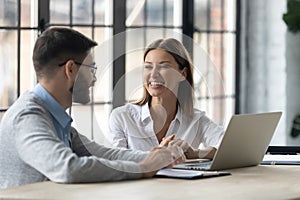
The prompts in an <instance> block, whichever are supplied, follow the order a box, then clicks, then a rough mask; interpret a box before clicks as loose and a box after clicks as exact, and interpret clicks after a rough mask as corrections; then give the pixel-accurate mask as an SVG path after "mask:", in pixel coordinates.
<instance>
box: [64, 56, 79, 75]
mask: <svg viewBox="0 0 300 200" xmlns="http://www.w3.org/2000/svg"><path fill="white" fill-rule="evenodd" d="M65 74H66V78H67V79H69V80H75V77H76V74H77V66H76V64H75V63H74V61H73V60H69V61H68V62H67V63H66V65H65Z"/></svg>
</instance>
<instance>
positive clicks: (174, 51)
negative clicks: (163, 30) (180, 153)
mask: <svg viewBox="0 0 300 200" xmlns="http://www.w3.org/2000/svg"><path fill="white" fill-rule="evenodd" d="M154 49H162V50H164V51H166V52H168V53H169V54H171V55H172V56H173V57H174V59H175V61H176V62H177V63H178V65H179V69H180V70H183V69H184V68H186V79H185V80H184V81H181V82H180V83H179V87H178V92H177V105H179V106H180V107H181V108H182V111H183V113H184V114H186V115H187V116H193V114H194V103H193V99H194V79H193V65H192V62H191V58H190V55H189V53H188V51H187V50H186V48H185V47H184V46H183V44H182V43H181V42H179V41H178V40H176V39H174V38H167V39H158V40H155V41H154V42H152V43H151V44H150V45H149V46H148V47H147V48H146V50H145V52H144V60H145V58H146V56H147V54H148V53H149V52H150V51H151V50H154ZM151 98H152V97H151V95H150V94H149V93H148V91H147V90H146V88H145V86H143V96H142V98H141V99H139V100H137V101H135V102H133V103H134V104H137V105H144V104H146V103H147V102H149V101H150V100H151Z"/></svg>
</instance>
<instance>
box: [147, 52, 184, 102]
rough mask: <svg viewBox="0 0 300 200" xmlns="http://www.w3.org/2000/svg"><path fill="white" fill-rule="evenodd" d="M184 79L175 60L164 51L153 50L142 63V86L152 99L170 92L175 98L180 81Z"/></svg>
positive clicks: (182, 71)
mask: <svg viewBox="0 0 300 200" xmlns="http://www.w3.org/2000/svg"><path fill="white" fill-rule="evenodd" d="M184 79H185V73H184V69H183V70H180V69H179V65H178V63H177V62H176V60H175V58H174V57H173V56H172V55H171V54H170V53H168V52H167V51H165V50H162V49H154V50H151V51H149V52H148V53H147V55H146V57H145V61H144V85H145V88H146V90H147V91H148V92H149V94H150V95H151V96H152V97H163V96H165V95H168V94H170V92H172V93H173V94H174V95H176V96H177V90H178V86H179V83H180V81H182V80H184Z"/></svg>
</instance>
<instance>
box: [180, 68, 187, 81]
mask: <svg viewBox="0 0 300 200" xmlns="http://www.w3.org/2000/svg"><path fill="white" fill-rule="evenodd" d="M186 77H187V68H186V67H185V68H183V69H182V70H181V80H180V81H184V80H186Z"/></svg>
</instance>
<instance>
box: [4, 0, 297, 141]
mask: <svg viewBox="0 0 300 200" xmlns="http://www.w3.org/2000/svg"><path fill="white" fill-rule="evenodd" d="M275 1H276V3H275ZM286 10H287V1H286V0H264V1H260V0H251V1H247V0H0V43H1V47H0V111H1V112H0V118H1V116H2V115H3V113H4V112H5V111H6V110H7V109H8V108H9V106H10V105H11V104H12V103H13V102H14V101H15V100H16V99H17V97H18V96H19V95H20V94H22V93H23V92H24V91H26V90H30V89H31V88H33V86H34V85H35V84H36V78H35V74H34V70H33V66H32V62H31V56H32V49H33V45H34V42H35V40H36V38H37V37H38V35H39V34H40V33H41V32H42V31H43V30H44V29H45V28H47V27H49V26H65V27H72V28H74V29H76V30H79V31H80V32H82V33H84V34H85V35H87V36H88V37H90V38H93V39H94V40H96V41H97V42H98V44H99V47H97V48H96V49H95V60H96V62H97V63H98V65H99V68H100V69H99V71H98V74H97V75H98V77H97V78H98V81H97V82H98V83H97V85H96V86H97V87H95V89H94V90H93V91H92V102H91V103H90V104H88V105H74V106H73V107H72V116H73V118H74V126H76V127H77V128H78V129H79V131H80V132H82V133H83V134H85V135H87V136H88V137H90V138H93V139H95V140H96V141H98V142H101V143H104V144H107V145H109V143H108V141H107V137H109V134H108V132H107V121H108V117H109V114H110V112H111V110H112V109H113V108H114V107H117V106H119V105H123V104H125V103H127V102H128V101H130V100H134V99H136V98H138V97H139V96H140V95H141V86H142V79H141V68H142V63H143V47H145V46H146V45H147V44H149V43H150V42H152V41H153V40H155V39H157V38H162V37H175V38H177V39H179V40H180V41H182V42H183V43H184V45H185V46H186V47H187V49H188V51H189V52H190V54H191V55H192V58H193V61H194V64H195V107H197V108H198V109H200V110H204V111H206V113H207V115H208V116H209V117H211V118H213V119H214V120H215V121H216V122H217V123H219V124H221V125H224V127H226V125H227V123H228V120H229V119H230V116H231V115H232V114H235V113H236V114H239V113H256V112H267V111H278V110H280V111H283V112H284V114H283V117H282V119H281V121H280V124H279V127H278V129H277V131H276V133H275V136H274V138H273V140H272V144H274V145H299V144H300V136H299V138H292V137H291V136H290V130H291V126H292V121H293V118H294V117H295V116H296V115H297V114H299V113H300V103H299V94H298V93H299V89H298V86H299V81H298V80H300V77H299V76H300V67H299V64H298V66H297V63H300V62H299V56H294V54H295V52H297V51H295V50H294V49H293V48H294V47H295V48H297V46H298V47H299V46H300V45H299V41H300V39H299V36H298V37H297V35H295V34H292V33H290V32H289V31H288V30H287V27H286V24H285V23H284V21H283V20H282V15H283V14H284V13H285V12H286ZM297 38H298V39H297ZM297 53H298V54H299V51H298V52H297ZM297 53H296V54H297ZM297 59H298V61H297Z"/></svg>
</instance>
